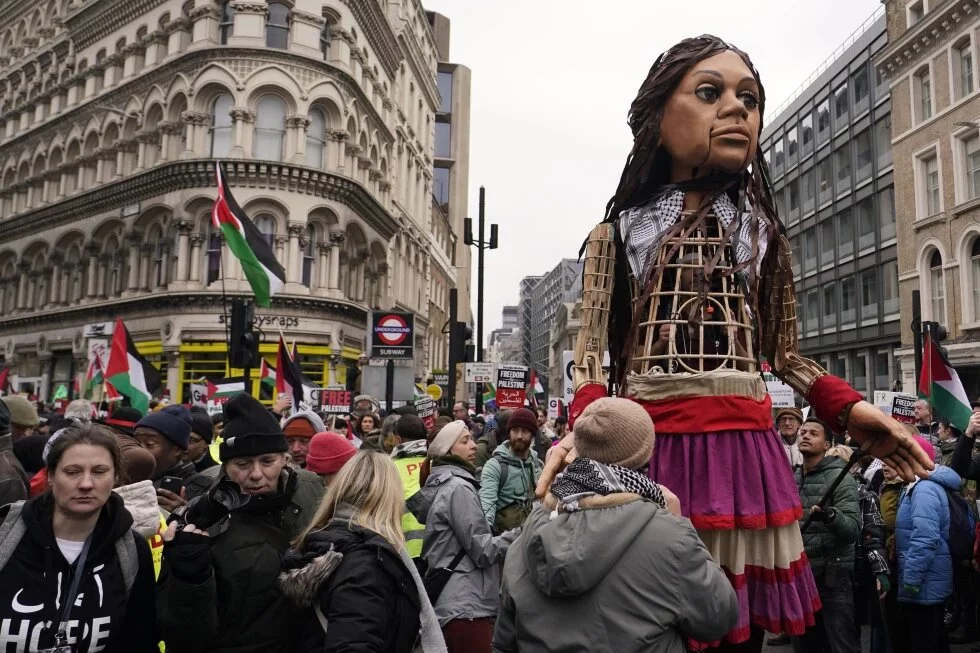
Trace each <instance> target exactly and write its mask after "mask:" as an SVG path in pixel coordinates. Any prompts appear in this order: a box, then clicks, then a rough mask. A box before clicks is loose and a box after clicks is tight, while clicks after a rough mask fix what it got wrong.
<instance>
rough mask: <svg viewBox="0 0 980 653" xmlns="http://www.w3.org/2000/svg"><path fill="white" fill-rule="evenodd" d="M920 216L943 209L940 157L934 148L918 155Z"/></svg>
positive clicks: (926, 215) (929, 214)
mask: <svg viewBox="0 0 980 653" xmlns="http://www.w3.org/2000/svg"><path fill="white" fill-rule="evenodd" d="M917 163H918V168H919V179H918V182H919V183H918V185H919V193H918V195H919V209H920V210H919V217H920V218H926V217H929V216H931V215H936V214H937V213H939V212H940V211H941V210H942V205H941V203H940V196H939V158H938V157H937V156H936V152H935V151H934V150H933V151H931V152H929V153H927V154H924V155H922V156H920V157H918V161H917Z"/></svg>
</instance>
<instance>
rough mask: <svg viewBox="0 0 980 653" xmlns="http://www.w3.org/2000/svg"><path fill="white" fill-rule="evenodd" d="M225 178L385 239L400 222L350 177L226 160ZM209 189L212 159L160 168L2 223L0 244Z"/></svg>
mask: <svg viewBox="0 0 980 653" xmlns="http://www.w3.org/2000/svg"><path fill="white" fill-rule="evenodd" d="M225 178H226V179H227V180H228V183H229V184H230V185H231V186H232V187H235V186H236V185H242V186H247V187H248V188H267V189H273V190H283V191H290V192H296V193H305V194H308V195H315V196H317V197H325V198H328V199H332V200H335V201H337V202H340V203H342V204H345V205H347V206H348V207H350V209H351V210H352V211H354V213H355V214H356V215H357V216H358V217H359V218H360V219H361V220H363V221H364V222H365V224H367V226H369V227H371V229H373V230H374V231H375V232H377V234H378V235H379V236H380V237H381V238H382V239H384V240H389V239H390V238H392V237H393V236H394V235H395V232H396V231H397V229H398V223H397V222H396V221H395V219H394V218H393V217H392V215H391V214H390V213H388V211H386V210H385V208H384V207H383V206H382V205H381V204H380V203H379V202H378V200H376V199H375V198H374V196H373V195H371V193H369V192H368V191H367V189H365V188H364V186H362V185H361V184H360V183H358V182H357V181H355V180H353V179H350V178H348V177H342V176H340V175H337V174H334V173H331V172H327V171H324V170H317V169H314V168H307V167H305V166H298V165H290V164H286V163H265V162H251V161H226V162H225ZM213 187H214V162H213V161H212V160H210V159H189V160H185V161H175V162H170V163H163V164H160V165H157V166H154V167H153V168H150V169H149V170H146V171H144V172H141V173H138V174H135V175H130V176H128V177H124V178H122V179H119V180H116V181H112V182H109V183H105V184H102V185H101V186H98V187H97V188H93V189H91V190H87V191H84V192H81V193H77V194H76V195H73V196H71V197H69V198H66V199H64V200H62V201H59V202H56V203H53V204H45V205H44V206H41V207H38V208H36V209H32V210H30V211H25V212H23V213H21V214H19V215H16V216H14V217H12V218H10V219H8V220H5V221H4V223H3V226H4V228H3V230H2V231H0V243H5V242H12V241H15V240H17V239H18V238H25V237H28V236H35V235H37V234H38V233H40V232H42V231H44V230H46V229H51V228H54V227H57V226H61V225H64V224H68V223H70V222H75V221H78V220H81V219H84V218H87V217H89V216H93V215H99V214H101V213H104V212H106V211H112V210H118V208H119V207H120V206H127V205H130V204H133V203H136V202H139V201H141V200H145V199H146V198H147V197H155V196H157V195H163V194H164V193H169V192H173V191H178V190H184V189H190V188H213ZM331 238H333V235H332V234H331Z"/></svg>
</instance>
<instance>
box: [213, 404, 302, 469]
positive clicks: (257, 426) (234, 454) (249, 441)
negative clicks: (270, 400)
mask: <svg viewBox="0 0 980 653" xmlns="http://www.w3.org/2000/svg"><path fill="white" fill-rule="evenodd" d="M224 414H225V429H224V431H223V432H222V437H223V438H224V441H223V442H222V443H221V446H220V449H219V456H220V458H221V460H222V462H226V461H228V460H231V459H232V458H241V457H242V456H261V455H262V454H266V453H286V452H287V451H289V443H287V442H286V436H285V435H284V434H283V432H282V427H281V426H279V421H278V420H277V419H276V418H275V417H274V416H273V415H272V413H270V412H269V411H268V410H266V408H265V406H263V405H262V404H261V403H259V400H258V399H256V398H255V397H252V396H251V395H247V394H245V393H244V392H243V393H241V394H237V395H235V396H234V397H232V398H231V399H229V400H228V402H227V403H226V404H225V410H224Z"/></svg>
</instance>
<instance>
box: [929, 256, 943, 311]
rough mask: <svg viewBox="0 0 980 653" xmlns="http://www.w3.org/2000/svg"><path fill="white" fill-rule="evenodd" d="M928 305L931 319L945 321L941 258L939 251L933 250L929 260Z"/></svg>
mask: <svg viewBox="0 0 980 653" xmlns="http://www.w3.org/2000/svg"><path fill="white" fill-rule="evenodd" d="M929 303H930V306H931V308H932V319H933V320H935V321H937V322H945V321H946V283H945V281H944V279H943V257H942V254H940V253H939V250H933V252H932V256H931V257H930V258H929Z"/></svg>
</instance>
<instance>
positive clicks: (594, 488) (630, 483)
mask: <svg viewBox="0 0 980 653" xmlns="http://www.w3.org/2000/svg"><path fill="white" fill-rule="evenodd" d="M622 492H629V493H632V494H638V495H640V496H641V497H643V498H644V499H649V500H651V501H654V502H656V503H657V504H658V505H659V506H660V507H661V508H665V509H666V508H667V501H666V500H665V499H664V493H663V492H661V491H660V486H658V485H657V484H656V483H654V482H653V481H651V480H650V478H649V477H648V476H647V475H646V474H642V473H640V472H636V471H633V470H632V469H627V468H626V467H620V466H619V465H604V464H602V463H599V462H596V461H594V460H591V459H589V458H576V459H575V460H574V461H572V464H570V465H569V466H568V467H566V468H565V470H564V471H563V472H562V473H560V474H559V475H558V477H557V478H556V479H555V482H554V483H552V484H551V493H552V494H553V495H554V496H555V498H557V499H558V503H559V506H560V509H561V510H562V511H563V512H575V511H576V510H579V501H581V500H582V499H585V498H586V497H590V496H594V495H596V494H598V495H602V496H606V495H609V494H616V493H622Z"/></svg>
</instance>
